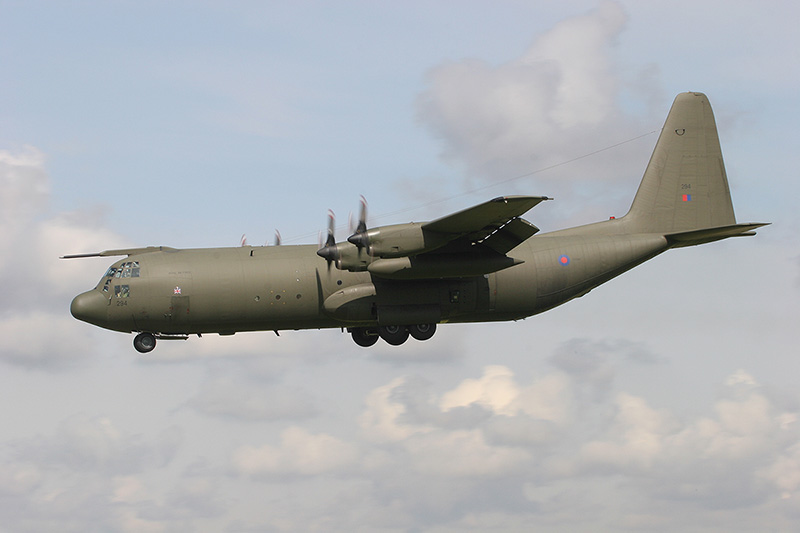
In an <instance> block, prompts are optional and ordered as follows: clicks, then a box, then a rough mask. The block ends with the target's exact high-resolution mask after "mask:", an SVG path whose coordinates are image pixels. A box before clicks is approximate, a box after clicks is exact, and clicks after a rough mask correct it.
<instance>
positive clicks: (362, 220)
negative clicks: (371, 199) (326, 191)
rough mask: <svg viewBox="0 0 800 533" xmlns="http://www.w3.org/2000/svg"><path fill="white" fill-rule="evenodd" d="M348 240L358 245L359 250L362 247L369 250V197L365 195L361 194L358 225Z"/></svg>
mask: <svg viewBox="0 0 800 533" xmlns="http://www.w3.org/2000/svg"><path fill="white" fill-rule="evenodd" d="M347 240H348V242H351V243H353V244H355V245H356V246H358V249H359V251H360V250H361V249H362V248H367V251H369V236H368V235H367V199H366V198H364V196H363V195H362V196H361V209H360V211H359V213H358V226H357V227H356V231H355V233H353V234H352V235H350V236H349V237H348V238H347Z"/></svg>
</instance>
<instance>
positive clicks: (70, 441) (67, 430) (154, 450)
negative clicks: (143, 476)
mask: <svg viewBox="0 0 800 533" xmlns="http://www.w3.org/2000/svg"><path fill="white" fill-rule="evenodd" d="M180 440H181V436H180V432H179V431H177V430H176V429H175V428H170V429H168V430H166V431H164V432H162V433H161V435H159V437H158V439H157V440H156V442H155V443H154V444H148V443H146V442H145V441H144V440H143V439H142V438H141V437H140V436H138V435H132V434H129V433H127V432H125V431H123V430H121V429H119V428H118V427H117V425H116V424H115V423H114V422H113V421H112V420H111V419H109V418H107V417H102V416H100V417H93V418H89V417H85V416H80V415H76V416H73V417H70V418H68V419H66V420H64V421H63V422H61V423H60V424H59V426H58V428H57V429H56V431H55V433H54V434H53V435H52V436H50V437H46V436H40V437H37V438H35V439H31V440H30V441H24V440H23V441H19V442H17V443H16V444H15V448H16V449H17V456H18V458H19V459H21V460H23V461H30V462H32V463H35V464H40V465H46V466H48V467H50V468H55V469H63V470H66V471H73V472H83V473H85V472H88V471H95V472H103V473H112V474H115V475H124V474H130V473H133V472H138V471H141V470H142V469H144V468H146V467H150V466H157V465H163V464H166V463H168V462H169V461H170V460H171V459H172V457H173V455H174V453H175V451H176V450H177V448H178V446H179V445H180Z"/></svg>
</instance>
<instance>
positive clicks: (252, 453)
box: [232, 426, 358, 478]
mask: <svg viewBox="0 0 800 533" xmlns="http://www.w3.org/2000/svg"><path fill="white" fill-rule="evenodd" d="M357 456H358V453H357V449H356V447H354V446H353V445H352V444H348V443H346V442H344V441H342V440H339V439H337V438H336V437H333V436H331V435H327V434H324V433H318V434H312V433H310V432H309V431H307V430H305V429H303V428H300V427H296V426H293V427H290V428H288V429H286V430H284V431H283V432H282V433H281V444H280V445H279V446H277V447H276V446H270V445H268V444H265V445H263V446H260V447H256V446H243V447H241V448H239V449H237V450H236V451H235V452H234V453H233V458H232V463H233V468H234V470H235V471H236V472H238V473H239V474H242V475H245V476H251V477H256V478H270V477H275V476H286V475H289V476H292V475H299V476H316V475H320V474H325V473H332V472H337V471H342V470H344V469H345V468H347V467H349V466H352V465H353V464H354V463H355V461H356V458H357Z"/></svg>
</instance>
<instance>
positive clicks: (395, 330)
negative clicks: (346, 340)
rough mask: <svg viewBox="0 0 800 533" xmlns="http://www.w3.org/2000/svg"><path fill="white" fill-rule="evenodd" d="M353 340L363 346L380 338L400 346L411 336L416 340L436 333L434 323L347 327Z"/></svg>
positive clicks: (423, 339)
mask: <svg viewBox="0 0 800 533" xmlns="http://www.w3.org/2000/svg"><path fill="white" fill-rule="evenodd" d="M347 331H348V332H350V334H351V335H352V336H353V341H354V342H355V343H356V344H358V345H359V346H363V347H365V348H367V347H369V346H372V345H374V344H375V343H376V342H378V339H379V338H381V339H383V340H384V341H386V342H387V343H388V344H391V345H392V346H400V345H401V344H403V343H404V342H406V341H407V340H408V337H409V336H411V337H413V338H415V339H417V340H418V341H426V340H428V339H430V338H431V337H433V334H434V333H436V324H413V325H411V326H378V327H377V328H347Z"/></svg>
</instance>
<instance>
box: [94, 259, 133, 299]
mask: <svg viewBox="0 0 800 533" xmlns="http://www.w3.org/2000/svg"><path fill="white" fill-rule="evenodd" d="M140 275H141V269H140V268H139V261H126V262H125V263H120V264H119V265H117V266H115V267H110V268H109V269H108V270H106V273H105V274H104V275H103V278H104V279H105V283H104V285H103V292H108V290H109V286H110V285H111V280H112V279H113V278H138V277H139V276H140ZM101 283H102V280H101ZM119 287H128V285H119V286H117V287H116V288H117V289H118V290H117V291H116V295H117V297H118V298H127V297H128V294H129V293H126V294H125V295H121V293H120V289H119Z"/></svg>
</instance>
